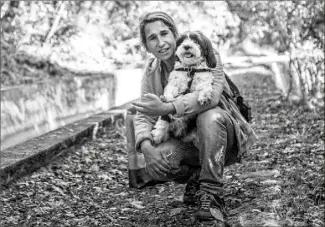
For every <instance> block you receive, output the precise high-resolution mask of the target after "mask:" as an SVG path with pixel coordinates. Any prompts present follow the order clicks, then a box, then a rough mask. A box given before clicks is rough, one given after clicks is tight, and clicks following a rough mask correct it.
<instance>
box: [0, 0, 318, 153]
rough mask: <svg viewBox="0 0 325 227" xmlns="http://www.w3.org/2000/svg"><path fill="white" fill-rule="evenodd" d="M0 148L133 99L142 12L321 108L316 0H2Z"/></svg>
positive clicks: (143, 56)
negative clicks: (162, 16) (162, 15)
mask: <svg viewBox="0 0 325 227" xmlns="http://www.w3.org/2000/svg"><path fill="white" fill-rule="evenodd" d="M0 4H1V148H2V149H4V148H7V147H10V146H13V145H15V144H17V143H20V142H22V141H25V140H27V139H30V138H32V137H35V136H37V135H40V134H42V133H45V132H48V131H50V130H53V129H55V128H57V127H60V126H62V125H64V124H67V123H70V122H73V121H76V120H79V119H82V118H85V117H87V116H89V115H91V114H94V113H98V112H101V111H104V110H107V109H109V108H111V107H113V106H116V105H121V104H123V103H125V102H128V101H130V100H133V99H135V98H137V97H139V94H140V81H141V77H142V70H143V67H144V65H145V63H146V60H147V59H148V58H149V57H150V56H149V55H148V54H147V53H146V52H145V50H144V48H143V47H142V46H141V44H140V40H139V32H138V23H139V18H140V16H142V15H143V14H144V13H147V12H151V11H156V10H162V11H165V12H167V13H168V14H170V15H171V16H172V18H173V19H174V21H175V22H176V24H177V25H178V28H179V30H180V32H184V31H186V30H200V31H202V32H203V33H204V34H205V35H207V36H208V37H209V38H210V39H211V40H212V42H213V44H214V46H215V48H216V49H217V50H218V51H219V52H220V54H221V58H222V60H223V63H224V67H225V70H226V71H229V73H230V74H231V72H233V71H236V70H237V71H238V70H252V69H255V70H258V71H260V72H261V73H263V72H264V71H267V72H269V73H270V74H272V75H273V77H274V80H275V82H276V84H277V86H278V88H279V89H280V90H281V92H282V93H281V97H282V99H281V101H286V102H295V103H298V104H299V105H305V106H306V107H307V108H308V109H310V110H314V111H317V110H318V109H319V108H324V2H323V1H321V0H311V1H189V2H188V1H2V2H1V3H0Z"/></svg>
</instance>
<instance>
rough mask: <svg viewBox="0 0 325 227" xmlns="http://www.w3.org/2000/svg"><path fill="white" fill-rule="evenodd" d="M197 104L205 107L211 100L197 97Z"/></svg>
mask: <svg viewBox="0 0 325 227" xmlns="http://www.w3.org/2000/svg"><path fill="white" fill-rule="evenodd" d="M198 102H199V103H200V105H201V106H207V105H210V104H211V99H209V98H208V97H202V98H201V97H199V98H198Z"/></svg>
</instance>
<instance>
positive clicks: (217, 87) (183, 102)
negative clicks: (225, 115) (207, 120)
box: [172, 52, 226, 117]
mask: <svg viewBox="0 0 325 227" xmlns="http://www.w3.org/2000/svg"><path fill="white" fill-rule="evenodd" d="M215 56H216V59H217V66H216V67H215V68H214V69H212V74H213V84H212V89H213V99H212V100H211V103H210V104H209V105H207V106H202V105H200V104H199V102H198V101H197V100H198V93H197V92H195V93H188V94H185V95H181V96H179V97H177V98H176V100H175V101H173V102H172V103H173V105H174V107H175V110H176V114H175V117H182V116H189V115H193V114H199V113H202V112H204V111H206V110H209V109H211V108H214V107H216V106H217V105H218V103H219V100H220V97H221V94H222V91H223V86H224V83H225V80H226V79H225V76H224V72H223V67H222V62H221V58H220V55H219V53H218V52H215Z"/></svg>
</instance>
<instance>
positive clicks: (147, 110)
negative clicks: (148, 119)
mask: <svg viewBox="0 0 325 227" xmlns="http://www.w3.org/2000/svg"><path fill="white" fill-rule="evenodd" d="M143 98H145V99H146V101H141V100H139V101H136V102H133V103H132V104H133V105H134V108H135V109H136V110H137V111H139V112H140V113H143V114H146V115H148V116H152V117H158V116H163V115H167V114H169V112H170V110H169V109H170V108H168V106H167V105H168V103H164V102H162V101H161V100H160V98H159V97H158V96H157V95H154V94H150V93H149V94H145V95H143ZM169 104H170V105H172V104H171V103H169Z"/></svg>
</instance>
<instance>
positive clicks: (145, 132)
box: [134, 60, 158, 150]
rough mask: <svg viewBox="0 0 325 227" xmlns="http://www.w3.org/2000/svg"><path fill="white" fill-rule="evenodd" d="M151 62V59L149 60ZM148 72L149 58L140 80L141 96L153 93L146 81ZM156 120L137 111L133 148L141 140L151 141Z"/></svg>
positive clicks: (138, 146)
mask: <svg viewBox="0 0 325 227" xmlns="http://www.w3.org/2000/svg"><path fill="white" fill-rule="evenodd" d="M151 62H152V60H151ZM149 72H150V60H149V64H148V65H147V67H146V69H145V73H144V75H143V78H142V82H141V96H143V95H144V94H147V93H153V91H151V89H150V86H149V81H148V75H149ZM157 120H158V117H149V116H147V115H145V114H142V113H139V112H138V113H137V115H136V116H135V119H134V130H135V148H136V149H137V150H139V149H140V144H141V142H142V141H143V140H145V139H149V140H151V141H153V139H152V135H151V130H152V128H153V126H154V125H155V123H156V121H157Z"/></svg>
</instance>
